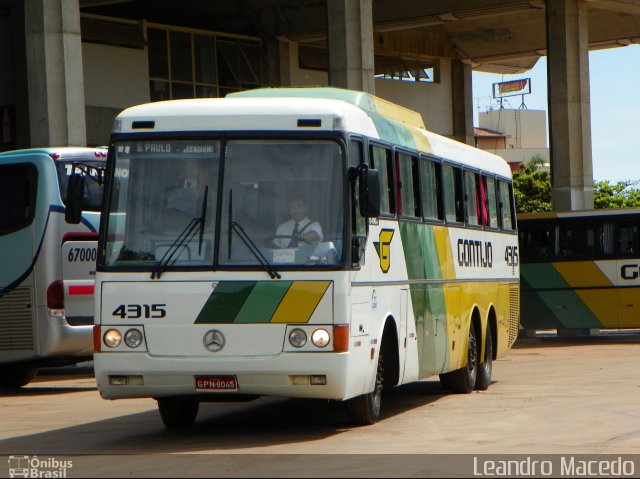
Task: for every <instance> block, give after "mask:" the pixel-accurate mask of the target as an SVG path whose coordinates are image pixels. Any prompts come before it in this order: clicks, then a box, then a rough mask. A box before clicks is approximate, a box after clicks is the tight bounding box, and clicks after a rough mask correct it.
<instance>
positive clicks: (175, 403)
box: [158, 398, 200, 429]
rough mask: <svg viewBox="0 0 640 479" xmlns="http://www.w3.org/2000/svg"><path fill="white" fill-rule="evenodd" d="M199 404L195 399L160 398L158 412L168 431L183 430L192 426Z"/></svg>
mask: <svg viewBox="0 0 640 479" xmlns="http://www.w3.org/2000/svg"><path fill="white" fill-rule="evenodd" d="M199 407H200V402H198V401H197V400H195V399H184V398H160V399H158V410H159V411H160V417H161V418H162V422H163V423H164V425H165V427H167V428H168V429H176V428H184V427H189V426H192V425H193V422H194V421H195V420H196V416H197V415H198V408H199Z"/></svg>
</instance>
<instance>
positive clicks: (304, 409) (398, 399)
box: [0, 381, 449, 455]
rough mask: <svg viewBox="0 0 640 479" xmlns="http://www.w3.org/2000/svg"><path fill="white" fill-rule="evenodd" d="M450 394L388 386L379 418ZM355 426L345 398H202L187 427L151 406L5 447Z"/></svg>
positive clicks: (80, 448) (102, 447)
mask: <svg viewBox="0 0 640 479" xmlns="http://www.w3.org/2000/svg"><path fill="white" fill-rule="evenodd" d="M447 395H449V393H448V392H446V391H445V390H443V389H442V387H441V386H440V383H439V381H420V382H417V383H414V384H411V385H408V386H401V387H399V388H397V389H394V390H391V391H385V393H384V394H383V404H382V414H381V416H382V417H381V419H380V422H379V423H378V424H379V425H382V426H383V425H384V422H385V421H386V420H389V419H391V418H393V417H394V416H396V415H399V414H402V413H404V412H406V411H408V410H412V409H416V408H419V407H423V406H426V405H429V404H431V403H433V402H435V401H438V400H439V399H441V398H442V397H444V396H447ZM150 405H152V403H150ZM153 406H155V404H153ZM354 427H355V426H352V425H351V424H350V423H349V420H348V418H347V415H346V412H345V407H344V404H342V403H340V402H332V401H326V400H315V399H314V400H312V399H289V398H286V399H285V398H260V399H257V400H256V401H253V402H249V403H219V402H216V403H202V404H201V405H200V412H199V413H198V417H197V419H196V422H195V424H194V425H193V426H192V427H190V428H186V429H173V430H168V429H165V428H164V426H163V424H162V421H161V419H160V415H159V413H158V411H157V410H149V411H146V412H141V413H135V414H129V415H123V416H118V417H114V418H110V419H106V420H102V421H95V422H91V423H87V424H79V425H76V426H70V427H65V428H60V429H55V430H50V431H47V432H42V433H36V434H29V435H25V436H18V437H13V438H10V439H6V440H3V441H0V454H18V453H19V454H40V455H42V454H67V455H73V454H150V453H154V454H163V453H180V452H194V451H195V452H207V451H212V452H219V451H222V452H224V451H230V450H238V449H240V450H243V449H252V448H260V447H269V446H277V445H287V444H297V443H304V442H313V441H317V440H321V439H324V438H327V437H331V436H334V435H338V434H342V433H345V432H348V431H349V430H350V429H353V428H354ZM364 427H367V426H364ZM369 427H376V425H374V426H369Z"/></svg>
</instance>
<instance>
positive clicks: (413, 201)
mask: <svg viewBox="0 0 640 479" xmlns="http://www.w3.org/2000/svg"><path fill="white" fill-rule="evenodd" d="M397 161H398V172H399V187H400V194H399V196H400V205H401V206H402V208H401V209H400V214H401V215H402V216H404V217H407V218H420V217H421V216H422V213H421V212H420V197H419V193H420V187H419V182H418V179H419V176H418V158H417V157H415V156H410V155H407V154H404V153H398V158H397Z"/></svg>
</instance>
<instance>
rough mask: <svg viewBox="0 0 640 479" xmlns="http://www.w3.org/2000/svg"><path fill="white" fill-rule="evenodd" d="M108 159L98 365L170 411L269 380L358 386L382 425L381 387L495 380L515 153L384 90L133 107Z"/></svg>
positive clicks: (270, 388)
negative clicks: (452, 127)
mask: <svg viewBox="0 0 640 479" xmlns="http://www.w3.org/2000/svg"><path fill="white" fill-rule="evenodd" d="M106 176H107V178H106V187H105V201H104V204H103V215H102V223H101V228H100V240H99V254H98V264H97V278H96V314H95V317H96V325H95V328H94V348H95V354H94V361H95V371H96V378H97V383H98V387H99V390H100V393H101V395H102V396H103V397H104V398H106V399H118V398H136V397H151V398H156V399H157V401H158V406H159V410H160V414H161V417H162V419H163V421H164V424H165V425H166V426H167V427H184V426H189V425H191V424H192V423H193V421H194V420H195V417H196V415H197V411H198V406H199V402H201V401H215V400H218V401H219V400H220V399H221V398H223V399H224V398H225V397H227V398H228V399H232V397H234V396H235V397H240V398H252V397H258V396H262V395H275V396H285V397H297V398H324V399H330V400H337V401H344V402H345V404H346V406H347V413H348V415H349V417H350V419H351V420H352V421H353V422H354V423H356V424H372V423H374V422H375V421H377V420H378V418H379V415H380V404H381V398H382V393H383V390H384V389H388V388H392V387H394V386H398V385H401V384H406V383H409V382H412V381H416V380H420V379H423V378H429V377H431V376H434V375H440V379H441V381H442V384H443V385H444V387H445V388H447V389H449V390H452V391H454V392H459V393H469V392H471V391H473V390H474V389H479V390H484V389H487V388H488V387H489V385H490V382H491V372H492V362H493V360H494V359H496V358H500V357H502V356H504V355H505V354H507V352H508V351H509V349H510V348H511V346H512V344H513V342H514V340H515V339H516V336H517V333H518V328H519V315H518V306H519V268H518V246H517V245H518V242H517V233H516V225H515V216H514V208H513V193H512V186H511V174H510V169H509V167H508V165H507V164H506V163H505V162H504V161H503V160H502V159H501V158H499V157H497V156H495V155H492V154H490V153H487V152H484V151H480V150H477V149H475V148H472V147H470V146H467V145H463V144H460V143H457V142H455V141H452V140H449V139H446V138H443V137H441V136H438V135H436V134H433V133H430V132H428V131H427V130H426V129H425V128H424V125H423V123H422V119H421V117H420V115H418V114H416V113H414V112H411V111H409V110H406V109H404V108H401V107H398V106H396V105H393V104H391V103H388V102H385V101H383V100H381V99H379V98H376V97H374V96H371V95H368V94H364V93H360V92H353V91H348V90H340V89H334V88H309V89H295V88H290V89H261V90H253V91H248V92H242V93H237V94H232V95H228V96H227V97H226V98H224V99H198V100H178V101H169V102H158V103H151V104H146V105H140V106H136V107H133V108H129V109H127V110H125V111H124V112H122V113H121V114H120V115H119V116H118V117H117V119H116V121H115V124H114V131H113V134H112V138H111V142H110V146H109V158H108V169H107V175H106ZM125 178H126V182H125V181H122V180H123V179H125ZM294 223H297V226H294Z"/></svg>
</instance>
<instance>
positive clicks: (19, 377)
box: [0, 366, 38, 389]
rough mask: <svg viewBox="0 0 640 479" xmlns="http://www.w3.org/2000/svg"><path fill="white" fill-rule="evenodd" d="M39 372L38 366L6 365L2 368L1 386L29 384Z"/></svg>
mask: <svg viewBox="0 0 640 479" xmlns="http://www.w3.org/2000/svg"><path fill="white" fill-rule="evenodd" d="M36 374H38V369H37V368H28V367H24V366H13V367H11V366H4V367H1V368H0V388H6V389H10V388H21V387H22V386H26V385H27V384H29V383H30V382H31V381H32V380H33V378H35V377H36Z"/></svg>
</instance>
